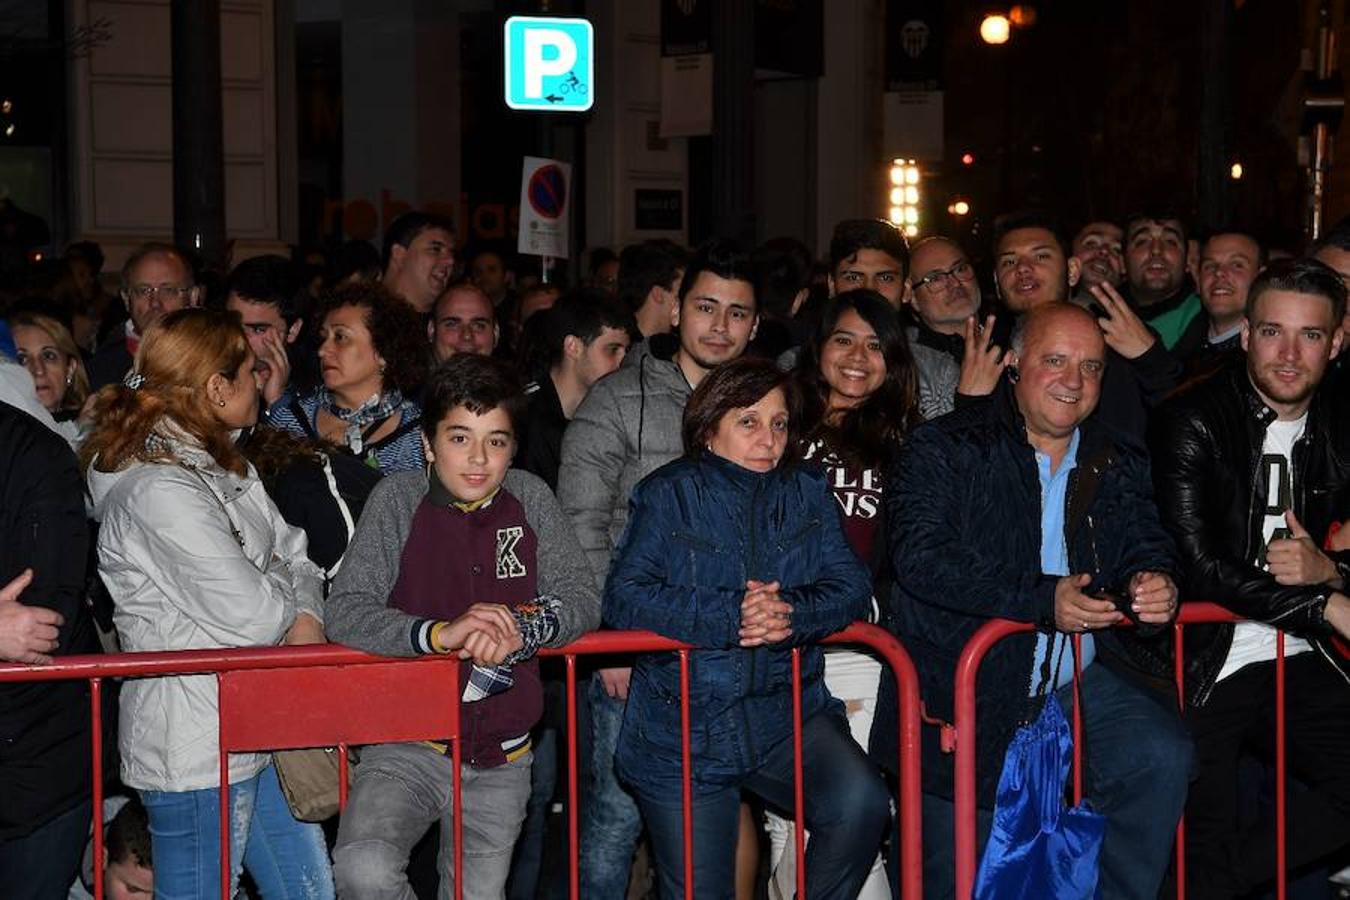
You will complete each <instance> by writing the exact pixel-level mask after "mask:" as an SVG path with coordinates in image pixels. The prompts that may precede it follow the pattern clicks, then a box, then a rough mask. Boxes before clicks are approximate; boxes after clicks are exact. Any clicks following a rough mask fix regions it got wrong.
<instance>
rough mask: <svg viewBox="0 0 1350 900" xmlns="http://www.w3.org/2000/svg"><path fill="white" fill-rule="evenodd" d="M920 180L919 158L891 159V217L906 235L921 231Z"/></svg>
mask: <svg viewBox="0 0 1350 900" xmlns="http://www.w3.org/2000/svg"><path fill="white" fill-rule="evenodd" d="M919 181H920V175H919V163H918V160H915V159H893V160H891V184H892V185H894V187H892V188H891V192H890V201H891V204H890V219H891V223H892V224H893V225H895V226H896V227H897V228H900V229H902V230H903V231H904V232H905V236H906V237H915V236H917V235H918V233H919V200H920V193H919Z"/></svg>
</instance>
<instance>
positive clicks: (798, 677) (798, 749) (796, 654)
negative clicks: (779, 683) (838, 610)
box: [792, 647, 806, 900]
mask: <svg viewBox="0 0 1350 900" xmlns="http://www.w3.org/2000/svg"><path fill="white" fill-rule="evenodd" d="M805 794H806V792H805V790H804V789H803V786H802V651H801V649H800V648H799V647H793V648H792V821H793V823H794V824H795V825H796V827H795V828H793V829H792V852H793V854H794V856H795V857H796V860H797V897H798V898H800V900H805V898H806V815H805V810H806V798H805Z"/></svg>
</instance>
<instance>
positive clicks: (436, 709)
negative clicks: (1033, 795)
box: [0, 623, 922, 900]
mask: <svg viewBox="0 0 1350 900" xmlns="http://www.w3.org/2000/svg"><path fill="white" fill-rule="evenodd" d="M824 643H827V644H849V645H853V644H860V645H864V646H866V647H868V648H870V649H871V651H872V652H873V653H875V654H876V655H877V656H879V657H881V658H882V659H883V660H884V661H885V662H886V663H887V664H888V665H889V666H890V668H891V671H892V672H893V674H894V677H895V679H896V687H897V695H898V707H899V709H898V715H899V718H898V722H899V735H898V738H899V741H898V743H899V748H900V749H899V759H898V760H897V763H898V766H899V768H898V770H897V771H898V772H899V773H900V777H899V784H898V795H897V798H896V799H897V807H896V809H897V811H898V818H899V828H898V832H899V833H898V835H897V839H898V840H899V841H900V869H901V872H900V880H901V891H902V896H903V897H904V898H905V900H921V897H922V845H921V840H922V838H921V835H922V827H921V822H920V809H921V798H920V793H919V791H920V781H919V728H920V704H919V691H918V678H917V675H916V673H915V670H914V665H913V663H912V662H911V661H910V659H909V656H908V655H907V654H906V653H905V651H904V648H903V647H902V646H901V645H900V642H899V641H898V640H896V638H895V637H894V636H893V635H891V634H890V633H888V632H887V631H885V630H883V629H881V628H878V627H876V626H874V625H864V624H861V623H858V624H854V625H851V626H849V627H848V628H846V629H844V630H843V631H841V632H839V633H838V634H835V635H833V636H831V637H829V638H827V639H826V640H825V642H824ZM654 652H676V653H678V654H679V656H680V676H681V678H680V681H681V700H682V703H681V708H682V715H681V720H682V735H681V743H682V747H683V750H684V771H683V785H684V797H683V802H684V865H685V896H686V897H687V898H689V900H692V898H693V897H694V896H695V890H694V884H693V879H692V872H693V851H692V842H691V841H690V834H691V831H692V813H691V808H690V802H691V797H692V778H693V771H692V761H691V760H690V752H689V721H690V715H689V655H690V653H697V652H698V650H697V649H695V648H693V647H690V646H688V645H685V644H681V643H679V642H678V641H672V640H669V639H667V638H663V637H660V636H659V635H655V634H651V633H649V632H630V631H604V632H594V633H592V634H588V635H586V636H584V637H582V638H581V639H579V640H577V641H575V642H573V643H571V644H568V645H567V646H566V647H561V648H557V649H549V650H544V651H541V654H540V655H541V656H561V657H563V658H564V660H565V665H566V678H567V692H568V697H569V698H572V699H571V700H569V702H568V705H567V787H568V810H567V816H568V822H567V827H568V842H569V844H568V846H569V850H570V853H569V872H568V878H569V882H568V883H569V892H570V896H571V898H572V900H577V898H579V897H580V889H579V873H578V853H577V850H578V842H579V831H578V819H577V790H578V778H577V771H578V769H577V767H578V759H577V715H576V704H575V702H574V701H575V697H576V686H577V685H576V662H577V658H578V657H579V656H587V655H598V654H626V653H654ZM791 652H792V655H793V665H792V675H793V689H794V696H795V700H794V703H793V746H794V768H795V771H794V797H795V807H796V809H795V810H794V813H795V820H796V826H797V827H796V830H795V834H796V838H795V840H796V843H795V847H794V850H795V853H796V857H797V896H798V897H802V898H804V897H805V896H806V887H805V879H806V868H805V843H804V841H805V839H804V834H805V827H804V824H803V818H804V816H803V799H802V797H803V786H802V759H801V754H802V747H801V725H802V722H801V661H800V654H799V651H797V650H795V649H794V650H792V651H791ZM209 674H214V675H216V679H217V685H218V701H219V712H220V747H219V752H220V780H221V792H222V802H221V882H222V884H221V896H222V897H225V898H228V896H229V870H230V865H229V853H230V847H229V834H230V828H229V820H228V816H229V807H230V805H229V803H228V802H226V801H225V798H226V796H227V795H228V791H229V770H228V765H227V760H228V754H229V752H230V751H244V750H279V749H291V748H300V747H324V746H336V747H337V748H338V759H339V785H340V788H339V791H340V805H341V806H342V807H343V808H345V807H346V803H347V778H346V775H347V749H348V746H349V745H352V744H370V743H384V742H391V741H409V740H420V739H428V738H434V739H441V740H444V739H449V740H450V741H451V743H452V748H453V749H452V753H453V759H454V762H455V765H454V793H453V798H454V799H453V801H452V802H453V803H454V811H453V812H454V829H453V831H454V834H453V837H452V841H453V846H454V854H455V855H454V859H455V867H454V870H455V891H454V896H455V898H456V900H459V898H461V897H462V874H461V873H462V871H463V867H462V865H461V864H460V863H461V861H462V858H463V835H462V826H461V815H460V795H459V788H460V784H459V780H460V762H461V759H460V744H459V741H458V740H456V739H457V738H458V737H459V731H460V728H459V696H460V690H459V664H458V662H457V660H454V659H452V658H449V657H440V656H437V657H419V658H416V659H400V660H393V659H390V658H388V657H377V656H370V655H368V654H365V653H361V652H359V651H356V650H349V649H346V648H344V647H340V646H338V645H335V644H320V645H314V646H304V647H267V648H253V649H238V650H184V651H174V652H165V653H122V654H113V655H102V656H68V657H62V658H60V659H59V660H58V661H57V662H56V663H54V664H53V665H50V666H13V665H10V666H0V683H4V682H35V681H57V680H60V681H88V682H89V703H90V716H91V728H90V731H91V750H92V761H91V765H92V768H93V773H94V778H93V785H94V787H93V809H94V827H93V840H94V855H93V858H94V859H96V860H97V859H102V858H103V828H102V825H103V823H102V821H101V817H102V806H103V784H102V778H101V773H102V769H103V759H102V745H103V720H102V696H103V682H104V680H105V679H108V678H145V677H162V676H168V675H209ZM279 698H282V702H278V699H279ZM94 896H95V897H96V898H100V900H101V898H102V897H103V870H102V868H101V867H99V866H95V868H94Z"/></svg>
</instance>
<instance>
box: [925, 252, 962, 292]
mask: <svg viewBox="0 0 1350 900" xmlns="http://www.w3.org/2000/svg"><path fill="white" fill-rule="evenodd" d="M974 277H975V267H974V266H972V265H971V264H970V263H968V262H966V261H965V260H964V259H963V260H961V261H960V262H959V263H957V264H956V265H954V266H952V267H951V268H950V269H934V270H933V271H931V272H929V273H928V274H927V275H925V276H923V277H922V278H920V279H919V280H918V281H916V282H914V290H916V291H917V290H918V289H919V288H922V287H926V288H928V289H929V290H933V291H937V290H946V289H947V288H948V287H949V285H950V282H949V281H948V279H955V280H956V281H970V280H971V279H972V278H974Z"/></svg>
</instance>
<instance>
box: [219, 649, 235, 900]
mask: <svg viewBox="0 0 1350 900" xmlns="http://www.w3.org/2000/svg"><path fill="white" fill-rule="evenodd" d="M221 677H222V675H221V673H219V672H218V673H216V717H217V718H216V728H217V730H216V735H217V738H218V740H219V742H220V900H230V831H231V829H230V753H229V751H228V750H226V749H225V748H226V747H227V746H228V745H227V744H226V742H225V729H226V728H227V727H228V726H227V725H226V723H225V705H224V704H223V703H221V702H220V694H221Z"/></svg>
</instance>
